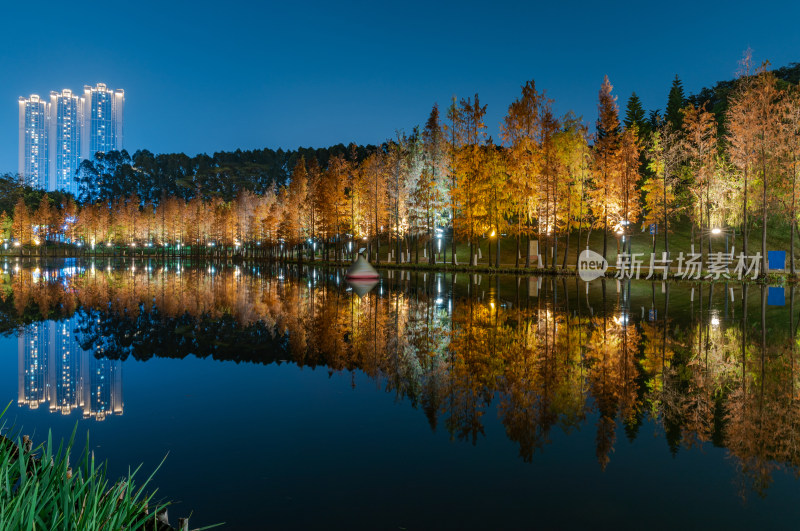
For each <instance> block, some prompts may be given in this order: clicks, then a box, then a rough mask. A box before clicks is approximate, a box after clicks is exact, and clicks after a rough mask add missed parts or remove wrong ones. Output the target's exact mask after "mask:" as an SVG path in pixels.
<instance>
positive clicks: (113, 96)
mask: <svg viewBox="0 0 800 531" xmlns="http://www.w3.org/2000/svg"><path fill="white" fill-rule="evenodd" d="M124 110H125V91H124V90H122V89H117V90H111V89H109V88H108V87H107V86H106V85H105V84H103V83H98V84H97V86H96V87H90V86H88V85H87V86H84V87H83V96H79V95H77V94H74V93H73V92H72V91H71V90H69V89H64V90H62V91H61V92H51V93H50V101H49V102H48V101H46V100H44V99H42V98H40V97H39V96H38V95H36V94H32V95H31V96H30V97H28V98H20V99H19V174H20V176H21V177H22V178H23V179H24V181H25V184H28V185H30V186H33V187H34V188H41V189H44V190H48V191H51V190H65V191H68V192H72V193H73V194H76V193H77V191H78V190H77V184H76V182H75V175H76V173H77V171H78V167H80V164H81V162H82V161H83V160H84V159H91V158H93V157H94V155H95V153H97V152H98V151H102V152H103V153H105V152H108V151H115V150H116V151H119V150H121V149H122V137H123V125H122V116H123V112H124Z"/></svg>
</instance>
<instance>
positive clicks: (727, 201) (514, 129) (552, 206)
mask: <svg viewBox="0 0 800 531" xmlns="http://www.w3.org/2000/svg"><path fill="white" fill-rule="evenodd" d="M798 77H800V65H797V64H794V65H792V66H791V67H787V68H782V69H777V70H770V69H769V63H763V64H761V65H760V66H759V67H753V66H752V64H751V60H750V57H749V55H748V54H746V55H745V57H744V59H743V60H742V62H741V69H740V73H739V75H738V76H737V78H736V79H735V80H733V81H731V82H723V83H718V84H717V85H716V86H715V87H714V88H713V89H710V90H706V89H704V90H703V91H701V92H700V94H698V95H697V96H692V97H688V98H687V97H686V96H685V95H684V93H683V88H682V85H681V82H680V80H679V79H678V78H677V76H676V78H675V80H674V82H673V84H672V88H671V90H670V92H669V97H668V102H667V105H666V108H665V111H664V112H663V114H662V113H660V112H658V111H653V112H650V113H649V114H648V113H646V112H645V110H644V108H643V107H642V104H641V101H640V100H639V98H638V97H637V96H636V94H635V93H634V94H633V95H632V96H631V97H630V98H629V100H628V102H627V105H626V108H625V112H624V114H623V115H621V113H620V110H619V107H618V104H617V100H616V97H615V96H614V95H613V92H612V89H613V87H612V85H611V83H610V81H609V79H608V77H606V78H605V79H604V81H603V83H602V86H601V87H600V90H599V95H598V103H597V107H598V116H597V120H596V123H595V126H594V127H593V128H591V129H590V128H589V127H588V126H586V124H585V123H584V122H583V120H582V119H581V118H580V117H577V116H575V115H574V114H573V113H567V114H565V115H563V116H558V115H556V113H555V112H554V110H553V103H554V102H553V100H552V99H551V98H550V97H549V96H548V95H547V94H546V93H545V92H544V91H541V90H539V89H538V88H537V86H536V84H535V82H534V81H532V80H531V81H528V82H527V83H525V85H524V86H523V87H522V90H521V94H520V95H519V96H518V97H517V99H516V100H515V101H513V102H512V103H511V104H510V105H509V107H508V110H507V113H506V115H505V117H504V119H503V122H502V124H501V126H500V133H501V134H500V138H499V139H493V138H491V137H490V136H489V135H488V133H487V127H486V124H485V121H484V117H485V115H486V105H485V104H482V103H481V101H480V99H479V96H478V95H477V94H476V95H475V96H474V97H468V98H462V99H456V98H453V100H452V101H451V102H450V103H449V105H448V106H447V108H446V109H445V110H444V112H443V113H442V112H440V109H439V107H438V106H437V105H434V106H433V108H432V110H431V112H430V115H429V117H428V119H427V121H426V122H425V124H424V127H422V128H414V129H413V130H412V131H411V132H410V133H404V132H397V133H396V135H395V136H394V137H393V138H391V139H390V140H388V141H387V142H385V143H383V144H381V145H380V146H366V147H363V146H356V145H350V146H343V145H340V146H335V147H334V148H330V149H327V150H297V151H291V152H284V151H281V150H278V151H272V150H260V151H248V152H241V151H237V152H234V153H217V154H215V155H214V156H213V157H209V156H207V155H199V156H197V157H194V158H191V157H187V156H185V155H182V154H178V155H153V154H152V153H149V152H147V151H138V152H136V153H135V154H134V155H133V156H130V155H129V154H127V153H126V152H124V151H122V152H110V153H107V154H97V155H96V156H95V157H94V159H92V160H86V161H84V162H83V164H82V165H81V167H80V169H79V171H78V175H77V176H76V178H77V180H78V182H79V184H80V194H79V197H78V198H76V200H73V199H72V198H69V197H65V198H63V202H60V203H59V202H55V201H52V200H51V198H50V197H49V196H47V195H43V196H41V199H40V203H39V204H38V205H31V204H30V201H27V202H26V200H25V198H24V197H22V196H20V197H18V199H17V200H16V203H15V204H14V206H13V213H12V216H11V217H9V216H8V214H3V215H2V219H0V227H4V226H5V227H8V228H9V230H7V231H6V235H5V237H9V236H10V237H13V238H14V239H15V241H17V242H19V243H21V244H23V245H30V244H38V243H41V242H47V241H52V240H57V239H59V238H61V239H66V240H68V241H71V242H81V243H82V244H85V245H87V246H88V245H95V244H97V245H100V244H103V243H105V244H116V245H129V244H130V245H140V244H150V245H159V246H163V245H169V246H174V245H178V244H183V245H189V246H196V247H197V246H206V245H208V246H210V245H215V246H220V247H223V248H229V249H231V250H232V251H233V250H235V249H239V252H247V250H248V249H254V248H255V247H256V246H259V248H261V249H265V248H269V249H271V250H272V251H271V252H273V253H274V255H279V256H288V255H294V256H295V257H297V258H301V259H302V258H303V257H307V258H309V259H314V258H315V256H317V254H316V253H317V252H320V253H323V256H324V257H326V258H333V259H343V258H345V256H346V253H350V256H352V252H353V250H354V249H355V248H359V247H362V246H363V247H366V248H367V249H368V252H369V255H370V257H374V258H375V259H378V260H380V259H386V258H391V259H392V260H394V261H397V262H398V263H399V262H400V261H401V260H409V259H410V252H409V251H410V250H411V249H414V250H416V251H417V252H416V253H415V255H416V257H417V258H416V259H417V260H419V256H420V252H419V249H420V248H422V249H423V250H424V251H423V252H422V255H423V256H424V257H426V259H427V260H429V261H431V262H432V261H433V260H434V255H435V253H436V252H437V251H438V252H441V248H436V249H435V248H434V246H435V244H436V242H437V235H438V234H442V233H446V234H450V233H451V231H452V235H453V237H452V238H450V239H449V245H450V246H451V249H450V260H451V261H453V262H455V248H456V247H455V246H456V242H457V241H460V242H462V243H465V244H468V245H469V247H470V252H469V256H470V257H472V258H471V260H473V261H474V260H475V258H474V257H475V255H476V251H475V248H476V245H477V244H479V243H480V242H481V241H484V242H485V241H486V240H487V239H488V240H489V241H490V242H491V243H492V245H495V246H497V247H496V248H497V249H498V250H499V245H500V239H501V237H505V238H506V240H507V241H509V240H510V241H513V242H515V245H516V249H517V252H516V257H517V258H516V264H515V265H516V266H522V265H524V266H526V267H529V266H531V263H530V254H529V252H528V242H530V241H531V240H532V239H535V240H538V243H539V248H540V249H542V250H543V251H544V252H541V255H542V258H543V260H544V263H543V264H539V265H543V266H545V267H558V266H561V267H566V266H568V264H567V256H568V252H569V249H570V248H571V246H573V245H577V246H579V247H582V246H583V245H585V244H584V243H583V242H584V238H585V241H586V243H588V238H589V235H590V233H591V232H592V231H595V230H600V231H602V235H603V249H602V254H603V256H606V254H607V252H608V240H609V236H611V238H613V239H615V235H625V234H631V233H632V232H634V231H635V230H636V229H637V228H640V227H642V228H643V227H647V226H651V225H652V226H657V227H658V229H657V230H658V234H659V238H663V245H664V248H665V249H666V250H667V251H669V237H670V233H671V232H672V231H673V226H674V224H675V223H676V222H678V221H680V220H688V221H689V222H690V223H691V233H692V234H691V235H692V241H693V242H695V241H696V244H697V245H699V248H700V249H701V251H702V250H703V249H705V248H706V247H707V248H708V250H709V252H710V237H709V236H710V233H711V231H712V229H715V228H719V227H723V228H725V229H726V230H735V231H737V232H738V233H739V234H740V235H741V236H742V242H743V249H741V251H742V252H743V253H744V254H746V255H747V254H748V253H752V252H754V251H759V252H761V255H762V257H763V259H764V261H765V262H766V255H767V253H766V235H767V228H768V226H769V225H771V224H772V225H775V226H782V227H789V228H790V230H791V253H790V256H792V257H793V256H794V239H795V234H796V232H797V217H798V212H797V211H798V199H799V198H800V186H798V184H800V183H798V178H800V89H798V85H797V81H798ZM0 207H3V205H0ZM12 218H13V220H12ZM754 230H760V234H758V233H755V234H754V233H753V231H754ZM9 232H10V234H8V233H9ZM753 236H755V237H758V236H760V237H761V238H760V243H761V245H760V249H758V248H757V246H756V245H753V244H752V241H751V240H752V237H753ZM572 239H577V242H574V241H573V240H572ZM627 242H630V238H627ZM381 245H388V249H387V248H384V254H383V256H382V255H381V254H380V253H381ZM439 245H441V244H439ZM653 246H654V250H655V238H654V239H653ZM623 250H625V249H624V247H623ZM315 251H316V252H315ZM444 254H445V256H444V258H445V260H447V250H446V249H445V250H444ZM499 259H500V258H499V252H496V253H495V260H496V262H495V265H496V266H499ZM790 266H791V268H792V272H793V273H794V260H793V259H790ZM766 270H767V268H766V263H764V265H763V267H762V271H766Z"/></svg>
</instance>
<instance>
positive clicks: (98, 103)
mask: <svg viewBox="0 0 800 531" xmlns="http://www.w3.org/2000/svg"><path fill="white" fill-rule="evenodd" d="M124 108H125V91H124V90H122V89H117V90H111V89H109V88H108V87H106V85H105V84H103V83H98V84H97V86H96V87H90V86H88V85H87V86H84V87H83V131H82V132H81V157H82V158H84V159H91V158H92V157H94V154H95V153H97V152H98V151H102V152H107V151H114V150H117V151H119V150H121V149H122V132H123V130H122V114H123V111H124Z"/></svg>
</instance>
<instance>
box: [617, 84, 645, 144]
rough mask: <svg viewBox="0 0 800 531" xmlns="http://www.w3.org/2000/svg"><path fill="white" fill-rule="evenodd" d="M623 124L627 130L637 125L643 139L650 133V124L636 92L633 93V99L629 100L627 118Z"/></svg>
mask: <svg viewBox="0 0 800 531" xmlns="http://www.w3.org/2000/svg"><path fill="white" fill-rule="evenodd" d="M622 123H624V124H625V128H626V129H627V128H629V127H630V126H631V125H634V124H635V125H636V128H637V130H638V131H639V136H640V137H643V138H644V137H646V136H647V135H648V133H649V132H650V131H649V128H650V124H649V122H648V121H647V118H645V112H644V107H642V100H640V99H639V96H637V95H636V93H635V92H633V93H631V97H630V98H628V105H627V106H626V107H625V118H624V119H623V120H622Z"/></svg>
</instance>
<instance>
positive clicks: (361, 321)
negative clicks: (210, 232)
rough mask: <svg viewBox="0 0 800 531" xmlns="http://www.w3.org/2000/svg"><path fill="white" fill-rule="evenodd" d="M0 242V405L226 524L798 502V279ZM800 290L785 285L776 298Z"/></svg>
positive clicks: (703, 515)
mask: <svg viewBox="0 0 800 531" xmlns="http://www.w3.org/2000/svg"><path fill="white" fill-rule="evenodd" d="M0 265H2V268H3V269H2V277H1V278H2V280H1V281H0V409H2V407H4V406H5V405H6V404H8V403H11V406H10V408H9V411H8V412H7V413H6V418H5V420H6V423H7V424H8V423H13V424H15V425H16V426H17V427H19V428H20V429H21V431H22V433H26V434H30V435H32V436H33V438H34V441H36V442H40V441H43V440H45V438H46V437H47V432H48V430H52V432H53V435H54V437H55V438H56V439H58V438H62V437H64V438H66V437H69V435H70V434H71V432H72V430H73V429H74V428H75V427H76V425H77V429H78V440H79V443H80V444H79V446H82V444H83V442H84V441H85V435H86V433H87V431H88V432H89V434H90V447H91V448H92V449H93V450H94V451H95V455H96V456H97V457H98V458H99V459H101V460H108V464H109V471H110V475H111V477H113V478H117V477H120V476H123V475H125V474H126V473H127V467H128V466H129V465H132V466H137V465H139V464H143V470H144V472H145V473H144V474H142V476H141V477H140V481H142V480H144V479H145V478H146V476H147V475H149V473H150V472H151V471H152V470H153V469H154V468H156V467H157V466H158V465H159V463H160V462H161V461H162V460H163V459H164V458H165V457H166V460H165V462H164V464H163V466H162V468H161V470H159V472H158V474H157V475H156V477H155V480H154V487H157V488H158V495H159V496H160V497H163V498H166V499H170V500H175V501H176V504H175V506H173V507H171V508H170V515H171V517H172V519H173V521H175V520H176V518H177V517H179V516H188V515H191V526H192V527H193V528H194V527H199V526H202V525H208V524H212V523H216V522H226V523H227V525H226V526H225V528H226V529H410V530H413V529H541V528H545V529H553V528H557V529H585V528H590V527H591V528H614V529H627V528H629V529H640V528H643V527H647V528H659V529H662V528H663V529H676V528H709V527H710V528H726V527H727V528H759V529H769V528H772V529H785V528H794V527H795V526H796V525H797V522H798V521H800V482H798V474H800V353H798V352H797V351H798V330H797V329H798V323H799V322H800V315H798V314H800V293H798V294H797V295H796V294H795V290H794V289H792V288H788V287H787V288H762V287H761V286H757V285H749V286H743V285H742V284H739V283H736V282H729V283H724V282H717V283H715V284H709V283H697V284H690V283H668V284H662V283H661V282H649V281H645V280H635V281H633V282H630V281H626V282H623V283H621V284H620V283H617V282H616V281H615V280H613V279H606V280H595V281H593V282H591V283H589V284H587V283H584V282H582V281H580V280H577V279H576V278H554V277H545V278H535V277H521V278H517V277H513V276H489V275H485V274H484V275H469V274H466V273H459V274H457V275H452V274H445V273H430V272H429V273H423V272H401V271H382V272H381V274H382V279H381V281H380V282H379V283H377V284H376V285H374V286H371V285H357V286H352V285H350V284H348V283H347V282H346V281H345V280H344V279H343V270H335V269H314V268H313V267H308V266H304V267H298V266H287V267H283V268H280V267H277V266H274V267H264V266H262V267H253V266H249V265H247V266H245V265H239V266H236V265H230V264H227V265H226V264H215V265H207V264H203V265H201V266H192V265H191V264H189V263H182V264H180V263H169V264H166V265H165V264H158V263H155V262H153V263H148V262H141V261H137V262H135V263H130V262H127V263H119V262H117V263H109V262H100V261H98V262H96V263H91V262H80V261H61V262H50V263H47V264H45V263H35V262H17V261H14V260H13V259H12V260H10V261H7V262H5V263H3V262H0ZM796 298H797V301H795V299H796Z"/></svg>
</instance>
